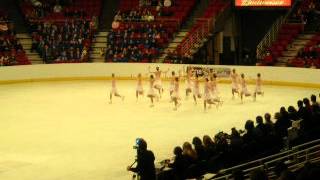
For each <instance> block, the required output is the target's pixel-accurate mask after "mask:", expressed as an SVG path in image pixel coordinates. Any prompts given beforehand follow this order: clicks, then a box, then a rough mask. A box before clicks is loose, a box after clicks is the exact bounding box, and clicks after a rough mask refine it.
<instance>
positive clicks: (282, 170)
mask: <svg viewBox="0 0 320 180" xmlns="http://www.w3.org/2000/svg"><path fill="white" fill-rule="evenodd" d="M274 172H275V174H276V176H277V180H295V179H296V178H295V176H294V174H293V173H292V172H291V171H290V170H289V169H288V166H287V165H286V164H285V163H284V162H280V163H278V164H277V165H276V167H275V169H274Z"/></svg>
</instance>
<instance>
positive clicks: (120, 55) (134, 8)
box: [106, 0, 196, 62]
mask: <svg viewBox="0 0 320 180" xmlns="http://www.w3.org/2000/svg"><path fill="white" fill-rule="evenodd" d="M195 2H196V1H195V0H191V1H189V0H177V1H174V4H172V6H170V7H164V6H157V5H156V4H154V5H152V4H150V5H148V4H143V5H139V1H138V0H134V1H129V0H122V1H121V2H120V6H119V7H120V9H119V11H118V13H117V14H116V15H115V18H114V22H113V24H112V30H111V31H110V33H109V35H108V46H107V49H106V61H107V62H128V61H129V62H153V61H154V60H155V59H156V58H157V57H158V56H159V55H160V53H161V51H162V50H163V49H164V47H165V46H166V45H167V44H168V42H169V41H170V39H172V38H173V36H174V33H175V32H177V31H178V30H179V28H180V25H181V24H182V23H183V22H184V21H185V20H186V18H187V16H188V14H189V13H190V12H191V10H192V8H193V6H194V5H195Z"/></svg>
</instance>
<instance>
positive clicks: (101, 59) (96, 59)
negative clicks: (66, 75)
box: [91, 58, 105, 63]
mask: <svg viewBox="0 0 320 180" xmlns="http://www.w3.org/2000/svg"><path fill="white" fill-rule="evenodd" d="M91 60H92V62H95V63H96V62H97V63H104V62H105V60H104V58H91Z"/></svg>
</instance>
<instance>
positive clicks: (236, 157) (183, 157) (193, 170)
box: [159, 95, 320, 180]
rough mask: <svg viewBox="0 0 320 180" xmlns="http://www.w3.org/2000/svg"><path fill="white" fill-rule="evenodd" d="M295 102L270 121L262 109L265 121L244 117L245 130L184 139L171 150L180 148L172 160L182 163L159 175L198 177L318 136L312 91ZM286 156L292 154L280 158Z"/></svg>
mask: <svg viewBox="0 0 320 180" xmlns="http://www.w3.org/2000/svg"><path fill="white" fill-rule="evenodd" d="M297 104H298V108H297V109H296V108H295V107H294V106H289V107H288V108H285V107H281V108H280V111H279V112H276V113H275V115H274V118H275V123H273V122H272V121H271V115H270V114H269V113H266V114H265V116H264V117H265V118H264V119H265V122H263V117H261V116H257V118H256V123H257V124H256V125H254V122H253V121H252V120H248V121H247V122H246V123H245V131H242V130H236V129H235V128H232V129H231V134H227V133H224V132H219V133H218V134H216V135H215V136H214V139H211V138H210V136H208V135H205V136H203V140H201V139H200V138H199V137H194V138H193V140H192V144H193V147H192V145H191V143H189V142H185V143H184V144H183V146H182V148H181V147H180V146H177V147H176V148H175V153H176V152H178V151H176V149H181V153H176V154H175V155H176V159H175V160H177V161H179V162H177V163H181V162H183V163H184V166H179V167H176V166H172V167H173V169H172V171H164V172H162V173H160V174H159V179H160V180H161V179H170V177H172V176H178V177H180V178H181V177H182V179H183V178H199V177H201V176H202V175H203V174H205V173H207V172H211V173H215V174H216V173H218V172H220V170H221V169H226V168H228V167H232V166H235V165H238V164H241V163H245V162H249V161H251V160H255V159H259V158H263V157H266V156H270V155H273V154H276V153H279V152H280V151H281V150H283V149H290V148H291V147H293V146H296V145H299V144H303V143H305V142H308V141H312V140H317V139H319V138H320V133H319V132H320V131H319V130H320V121H319V119H320V106H319V103H317V99H316V96H315V95H312V96H311V101H310V100H309V99H308V98H304V99H303V100H299V101H298V103H297ZM318 149H319V148H318ZM290 152H291V151H290ZM292 152H293V151H292ZM284 155H286V154H285V153H282V155H281V154H280V155H279V156H277V157H278V158H280V157H283V156H284ZM270 157H275V155H273V156H270ZM286 159H292V158H284V160H286ZM269 160H270V159H269ZM271 161H272V159H271ZM254 162H257V163H261V162H260V161H254ZM272 162H273V161H272ZM270 163H271V162H270ZM225 171H226V170H225Z"/></svg>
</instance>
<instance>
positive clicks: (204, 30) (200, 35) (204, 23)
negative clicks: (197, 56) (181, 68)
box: [177, 0, 230, 57]
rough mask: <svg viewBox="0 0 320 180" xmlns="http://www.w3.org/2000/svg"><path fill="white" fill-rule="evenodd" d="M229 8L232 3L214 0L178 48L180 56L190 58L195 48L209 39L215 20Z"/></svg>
mask: <svg viewBox="0 0 320 180" xmlns="http://www.w3.org/2000/svg"><path fill="white" fill-rule="evenodd" d="M227 7H230V2H226V1H223V0H213V1H211V3H210V5H209V6H208V7H207V9H206V10H205V12H204V14H203V16H202V17H201V18H199V19H198V20H197V22H196V23H195V25H194V26H193V27H192V29H191V30H190V31H189V32H188V35H187V36H186V37H185V38H184V39H183V41H182V43H181V44H180V45H179V46H178V47H177V52H178V54H179V55H180V56H187V57H188V56H190V55H192V53H193V52H192V51H193V49H194V48H197V47H198V46H201V43H202V42H203V40H204V39H205V38H207V37H209V34H210V33H211V30H212V28H213V25H214V21H215V19H216V18H217V17H218V16H219V14H220V13H221V12H223V11H224V10H225V9H226V8H227Z"/></svg>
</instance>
